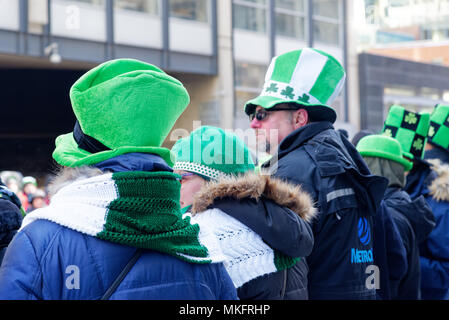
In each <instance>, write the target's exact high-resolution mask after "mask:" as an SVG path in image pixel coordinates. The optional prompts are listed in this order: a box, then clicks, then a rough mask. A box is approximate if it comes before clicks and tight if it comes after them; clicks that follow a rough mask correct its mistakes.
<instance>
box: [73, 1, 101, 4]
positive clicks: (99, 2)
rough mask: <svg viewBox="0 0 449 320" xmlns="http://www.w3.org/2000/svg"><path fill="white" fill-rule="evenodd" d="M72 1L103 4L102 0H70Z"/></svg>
mask: <svg viewBox="0 0 449 320" xmlns="http://www.w3.org/2000/svg"><path fill="white" fill-rule="evenodd" d="M72 2H84V3H89V4H98V5H104V0H72Z"/></svg>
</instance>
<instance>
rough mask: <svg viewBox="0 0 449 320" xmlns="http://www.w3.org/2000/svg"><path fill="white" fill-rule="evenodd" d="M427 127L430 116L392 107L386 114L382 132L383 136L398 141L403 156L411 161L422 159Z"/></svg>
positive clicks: (395, 106) (396, 106)
mask: <svg viewBox="0 0 449 320" xmlns="http://www.w3.org/2000/svg"><path fill="white" fill-rule="evenodd" d="M429 125H430V114H428V113H424V112H420V113H415V112H411V111H408V110H405V109H404V108H403V107H401V106H398V105H393V106H391V108H390V111H389V112H388V116H387V119H386V120H385V124H384V128H383V130H382V132H383V135H386V136H389V137H392V138H395V139H396V140H398V141H399V143H400V144H401V147H402V151H403V153H404V156H406V157H407V158H409V159H411V160H413V159H415V158H417V159H422V158H423V157H424V147H425V145H426V143H427V132H428V131H429Z"/></svg>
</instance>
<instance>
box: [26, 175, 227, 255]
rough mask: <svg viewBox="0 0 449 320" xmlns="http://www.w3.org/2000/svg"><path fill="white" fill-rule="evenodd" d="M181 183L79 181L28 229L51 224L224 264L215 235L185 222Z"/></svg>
mask: <svg viewBox="0 0 449 320" xmlns="http://www.w3.org/2000/svg"><path fill="white" fill-rule="evenodd" d="M179 179H180V176H178V175H176V174H173V173H170V172H121V173H113V174H104V175H101V176H98V177H94V178H90V179H85V180H81V181H75V182H73V183H72V184H70V185H68V186H66V187H64V188H62V189H61V190H60V191H59V192H58V193H57V194H56V195H54V196H53V197H52V200H51V204H50V206H48V207H45V208H43V209H39V210H35V211H33V212H31V213H30V214H29V215H27V216H26V218H25V219H24V223H23V226H22V228H23V227H24V226H25V225H27V224H29V223H31V222H32V221H34V220H37V219H46V220H50V221H53V222H56V223H58V224H60V225H63V226H66V227H68V228H71V229H74V230H77V231H79V232H82V233H84V234H88V235H91V236H95V237H97V238H99V239H103V240H106V241H110V242H115V243H119V244H123V245H127V246H132V247H137V248H143V249H151V250H156V251H159V252H163V253H167V254H170V255H173V256H175V257H177V258H180V259H182V260H185V261H189V262H196V263H211V262H218V261H220V259H221V257H219V255H216V254H215V252H216V251H215V250H214V248H213V247H214V240H213V238H212V235H209V234H208V233H207V230H201V231H200V228H199V226H198V225H197V224H191V222H190V217H188V216H187V217H185V218H183V217H182V214H181V209H180V205H179V197H180V186H181V184H180V182H179ZM89 208H90V210H89ZM86 209H88V210H86ZM200 238H201V242H200ZM205 244H206V245H205ZM208 246H211V247H212V248H209V247H208Z"/></svg>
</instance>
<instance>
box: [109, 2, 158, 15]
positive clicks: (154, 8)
mask: <svg viewBox="0 0 449 320" xmlns="http://www.w3.org/2000/svg"><path fill="white" fill-rule="evenodd" d="M114 6H115V8H117V9H123V10H131V11H139V12H145V13H149V14H154V15H158V13H159V1H158V0H115V1H114Z"/></svg>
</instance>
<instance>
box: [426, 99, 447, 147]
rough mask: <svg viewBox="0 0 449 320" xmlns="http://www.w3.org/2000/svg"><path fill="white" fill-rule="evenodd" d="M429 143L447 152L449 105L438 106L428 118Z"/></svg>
mask: <svg viewBox="0 0 449 320" xmlns="http://www.w3.org/2000/svg"><path fill="white" fill-rule="evenodd" d="M428 139H429V143H431V144H433V145H436V146H438V147H441V148H443V149H446V150H447V151H449V105H442V104H438V105H436V106H435V109H434V110H433V113H432V115H431V117H430V128H429V133H428Z"/></svg>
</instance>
